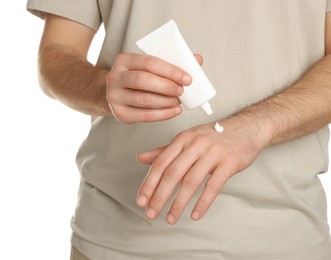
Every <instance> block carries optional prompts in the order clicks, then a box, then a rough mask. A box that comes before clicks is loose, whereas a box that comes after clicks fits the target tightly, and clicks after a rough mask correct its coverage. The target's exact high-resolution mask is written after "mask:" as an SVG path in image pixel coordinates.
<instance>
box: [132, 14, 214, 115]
mask: <svg viewBox="0 0 331 260" xmlns="http://www.w3.org/2000/svg"><path fill="white" fill-rule="evenodd" d="M137 45H138V47H139V48H140V49H141V50H142V51H143V52H144V53H145V54H148V55H153V56H156V57H158V58H161V59H163V60H165V61H167V62H169V63H172V64H174V65H176V66H178V67H180V68H182V69H183V70H185V71H186V72H188V73H189V74H190V75H191V76H192V78H193V81H192V84H191V85H190V86H185V87H184V93H183V94H182V95H181V96H180V97H179V100H180V101H181V102H182V104H183V105H184V107H185V108H186V109H193V108H196V107H198V106H200V107H201V109H202V110H203V111H204V112H205V113H206V114H207V115H210V114H212V113H213V110H212V108H211V106H210V104H209V100H210V99H211V98H212V97H214V96H215V95H216V90H215V88H214V87H213V86H212V84H211V83H210V81H209V79H208V78H207V76H206V74H205V73H204V72H203V70H202V69H201V67H200V65H199V63H198V62H197V60H196V59H195V57H194V55H193V53H192V52H191V50H190V48H189V47H188V45H187V43H186V42H185V40H184V38H183V36H182V35H181V33H180V31H179V30H178V27H177V25H176V23H175V22H174V21H173V20H171V21H170V22H168V23H166V24H165V25H163V26H161V27H160V28H158V29H156V30H155V31H154V32H152V33H150V34H148V35H147V36H145V37H144V38H142V39H140V40H139V41H137Z"/></svg>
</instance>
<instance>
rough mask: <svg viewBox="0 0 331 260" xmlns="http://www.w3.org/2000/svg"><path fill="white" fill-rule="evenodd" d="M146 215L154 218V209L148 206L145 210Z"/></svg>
mask: <svg viewBox="0 0 331 260" xmlns="http://www.w3.org/2000/svg"><path fill="white" fill-rule="evenodd" d="M146 216H147V217H148V218H149V219H154V218H155V210H154V209H152V208H149V209H147V210H146Z"/></svg>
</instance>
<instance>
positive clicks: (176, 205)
mask: <svg viewBox="0 0 331 260" xmlns="http://www.w3.org/2000/svg"><path fill="white" fill-rule="evenodd" d="M184 208H185V203H183V202H180V201H178V200H176V201H174V202H173V203H172V205H171V210H170V211H171V213H173V214H174V215H178V214H180V213H181V212H182V211H183V209H184Z"/></svg>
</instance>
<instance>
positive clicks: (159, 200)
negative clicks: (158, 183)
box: [150, 194, 164, 208]
mask: <svg viewBox="0 0 331 260" xmlns="http://www.w3.org/2000/svg"><path fill="white" fill-rule="evenodd" d="M163 202H164V198H163V197H162V196H160V195H157V194H155V195H153V197H152V199H151V203H150V204H151V205H153V208H160V207H161V206H162V205H163Z"/></svg>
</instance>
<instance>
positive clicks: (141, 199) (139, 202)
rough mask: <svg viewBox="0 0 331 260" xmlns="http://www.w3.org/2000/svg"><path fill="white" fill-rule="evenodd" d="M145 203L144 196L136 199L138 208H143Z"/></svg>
mask: <svg viewBox="0 0 331 260" xmlns="http://www.w3.org/2000/svg"><path fill="white" fill-rule="evenodd" d="M146 203H147V198H146V197H145V196H144V195H140V196H139V197H138V199H137V204H138V205H139V206H140V207H145V206H146Z"/></svg>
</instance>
